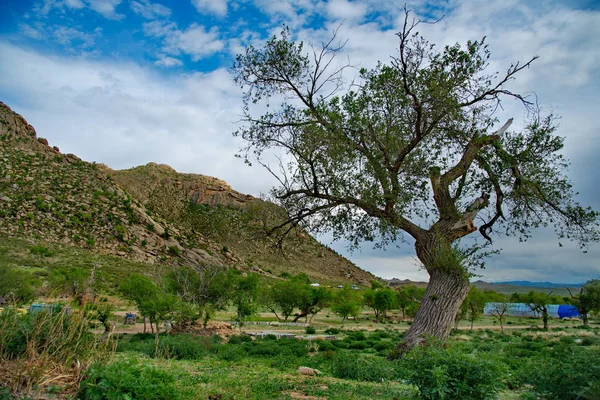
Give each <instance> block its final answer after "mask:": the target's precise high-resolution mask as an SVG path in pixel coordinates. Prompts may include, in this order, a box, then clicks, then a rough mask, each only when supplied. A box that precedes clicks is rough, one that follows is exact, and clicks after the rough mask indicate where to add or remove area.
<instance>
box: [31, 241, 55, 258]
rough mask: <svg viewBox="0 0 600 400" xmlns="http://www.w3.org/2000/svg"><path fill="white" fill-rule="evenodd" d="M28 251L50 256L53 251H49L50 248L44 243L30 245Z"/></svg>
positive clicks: (41, 255)
mask: <svg viewBox="0 0 600 400" xmlns="http://www.w3.org/2000/svg"><path fill="white" fill-rule="evenodd" d="M29 252H30V253H31V254H33V255H36V256H40V257H52V255H53V253H52V252H51V251H50V249H49V248H48V247H46V246H44V245H41V244H40V245H37V246H31V249H29Z"/></svg>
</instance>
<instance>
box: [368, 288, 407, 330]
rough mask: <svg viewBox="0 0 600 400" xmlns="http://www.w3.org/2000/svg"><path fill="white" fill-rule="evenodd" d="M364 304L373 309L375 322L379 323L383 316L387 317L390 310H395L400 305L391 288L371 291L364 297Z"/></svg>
mask: <svg viewBox="0 0 600 400" xmlns="http://www.w3.org/2000/svg"><path fill="white" fill-rule="evenodd" d="M363 302H364V304H365V305H366V306H367V307H370V308H372V309H373V312H374V313H375V320H376V321H377V322H379V318H380V316H381V315H383V316H384V318H385V317H386V314H387V312H388V311H389V310H392V309H393V308H395V307H396V306H397V304H398V302H397V295H396V292H394V291H393V290H392V289H390V288H383V287H382V288H381V289H369V290H367V291H366V292H365V293H364V295H363Z"/></svg>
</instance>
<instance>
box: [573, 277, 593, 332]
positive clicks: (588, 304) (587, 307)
mask: <svg viewBox="0 0 600 400" xmlns="http://www.w3.org/2000/svg"><path fill="white" fill-rule="evenodd" d="M567 290H569V294H570V295H571V301H572V303H573V305H574V306H575V307H577V310H578V311H579V314H581V318H582V319H583V325H584V326H588V324H589V322H588V313H590V312H592V311H598V310H600V279H590V280H589V281H587V282H586V284H585V285H583V286H582V287H581V289H580V290H579V293H578V294H576V295H573V293H571V290H570V289H569V288H567Z"/></svg>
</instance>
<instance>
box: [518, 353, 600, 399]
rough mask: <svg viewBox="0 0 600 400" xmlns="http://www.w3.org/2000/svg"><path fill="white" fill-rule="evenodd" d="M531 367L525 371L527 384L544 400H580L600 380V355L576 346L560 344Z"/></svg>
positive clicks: (531, 361) (524, 379) (531, 363)
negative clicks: (581, 395)
mask: <svg viewBox="0 0 600 400" xmlns="http://www.w3.org/2000/svg"><path fill="white" fill-rule="evenodd" d="M530 365H531V368H529V369H528V370H525V369H521V370H520V371H519V372H520V373H521V375H522V376H523V379H522V380H523V381H524V382H525V383H528V384H530V385H532V386H533V389H532V392H533V393H534V394H535V395H536V396H537V397H540V398H544V399H561V400H562V399H564V400H569V399H579V398H581V397H580V394H581V393H583V392H586V390H589V388H588V385H590V384H592V383H593V382H595V381H597V380H600V354H599V352H597V351H591V350H590V349H587V348H582V347H579V346H574V345H573V344H567V343H559V344H558V345H556V346H555V347H554V348H553V349H552V350H551V351H550V353H549V354H548V355H547V356H546V357H538V358H537V359H532V360H530Z"/></svg>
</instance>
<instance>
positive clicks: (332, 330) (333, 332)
mask: <svg viewBox="0 0 600 400" xmlns="http://www.w3.org/2000/svg"><path fill="white" fill-rule="evenodd" d="M325 333H326V334H328V335H337V334H339V333H340V330H339V329H338V328H328V329H327V330H325Z"/></svg>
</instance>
